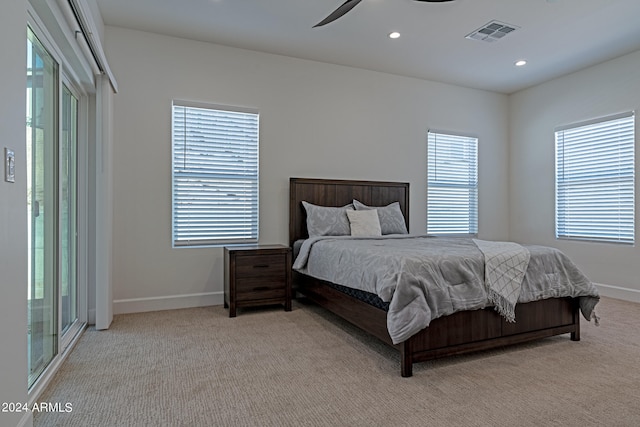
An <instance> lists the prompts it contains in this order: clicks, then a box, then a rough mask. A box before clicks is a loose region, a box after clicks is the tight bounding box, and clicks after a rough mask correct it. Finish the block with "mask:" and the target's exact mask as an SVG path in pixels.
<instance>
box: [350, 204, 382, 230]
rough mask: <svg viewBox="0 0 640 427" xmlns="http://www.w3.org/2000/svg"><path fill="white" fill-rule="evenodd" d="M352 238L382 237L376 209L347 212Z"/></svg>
mask: <svg viewBox="0 0 640 427" xmlns="http://www.w3.org/2000/svg"><path fill="white" fill-rule="evenodd" d="M347 216H348V217H349V224H350V225H351V235H352V236H382V231H381V230H380V219H379V218H378V211H377V210H376V209H370V210H364V211H347Z"/></svg>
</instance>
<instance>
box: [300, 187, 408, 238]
mask: <svg viewBox="0 0 640 427" xmlns="http://www.w3.org/2000/svg"><path fill="white" fill-rule="evenodd" d="M353 199H357V200H358V201H360V202H362V203H364V204H365V205H368V206H386V205H388V204H390V203H393V202H399V203H400V210H402V213H403V214H404V219H405V222H406V223H407V228H409V183H408V182H381V181H347V180H336V179H310V178H290V179H289V244H290V245H293V242H295V241H296V240H300V239H306V238H307V237H309V234H308V233H307V214H306V212H305V210H304V207H303V206H302V201H306V202H309V203H313V204H314V205H320V206H336V207H337V206H344V205H346V204H349V203H351V202H352V201H353Z"/></svg>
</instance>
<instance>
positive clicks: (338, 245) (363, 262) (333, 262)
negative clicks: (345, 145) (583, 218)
mask: <svg viewBox="0 0 640 427" xmlns="http://www.w3.org/2000/svg"><path fill="white" fill-rule="evenodd" d="M524 248H526V249H527V250H528V252H529V254H530V259H529V262H528V266H527V267H526V273H525V275H524V278H523V279H522V283H521V284H520V286H519V288H520V289H519V295H518V297H517V302H520V303H524V302H530V301H535V300H540V299H546V298H555V297H567V296H569V297H579V301H580V309H581V311H582V314H583V316H584V317H585V318H586V319H587V320H590V319H591V318H592V316H595V313H594V307H595V305H596V304H597V303H598V300H599V296H598V291H597V289H596V288H595V286H594V285H593V284H592V283H591V282H590V281H589V279H587V278H586V277H585V276H584V274H582V273H581V272H580V271H579V270H578V268H577V267H576V266H575V265H574V264H573V263H572V262H571V261H570V260H569V259H568V258H567V257H566V256H565V255H564V254H563V253H562V252H561V251H559V250H557V249H554V248H549V247H543V246H524ZM293 268H294V269H295V270H296V271H299V272H300V273H304V274H307V275H310V276H313V277H316V278H318V279H322V280H327V281H330V282H333V283H337V284H339V285H343V286H349V287H351V288H356V289H360V290H363V291H367V292H370V293H374V294H376V295H378V296H379V297H380V298H381V299H382V300H383V301H385V302H389V311H388V313H387V328H388V330H389V335H390V336H391V339H392V340H393V342H394V343H395V344H397V343H400V342H402V341H405V340H406V339H407V338H409V337H411V336H412V335H414V334H415V333H417V332H418V331H420V330H422V329H424V328H425V327H427V326H429V323H430V322H431V321H432V320H433V319H436V318H438V317H441V316H446V315H449V314H452V313H454V312H456V311H462V310H476V309H481V308H485V307H488V306H490V305H492V304H491V303H490V302H489V299H488V296H487V287H486V286H485V259H484V255H483V252H482V251H481V250H480V249H479V248H478V246H477V245H476V244H475V243H474V241H473V240H472V239H465V238H444V237H427V236H415V235H388V236H382V237H357V238H356V237H350V236H339V237H336V236H331V237H313V238H310V239H307V240H305V241H304V242H303V244H302V246H301V247H300V251H299V254H298V255H297V257H296V260H295V262H294V265H293ZM515 321H516V322H517V318H516V319H515Z"/></svg>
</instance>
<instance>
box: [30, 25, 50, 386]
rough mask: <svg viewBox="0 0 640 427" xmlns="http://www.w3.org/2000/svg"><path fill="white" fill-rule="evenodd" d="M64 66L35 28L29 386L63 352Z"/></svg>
mask: <svg viewBox="0 0 640 427" xmlns="http://www.w3.org/2000/svg"><path fill="white" fill-rule="evenodd" d="M57 88H58V66H57V64H56V62H55V61H54V60H53V58H52V57H51V56H50V55H49V53H48V52H47V51H46V49H45V48H44V47H43V46H42V44H40V42H39V41H38V39H37V38H36V37H35V35H34V34H33V32H31V30H29V32H28V40H27V205H28V215H29V228H28V236H29V264H28V265H29V287H28V295H27V297H28V301H27V304H28V322H29V323H28V330H27V332H28V346H29V386H31V385H32V384H33V383H34V382H35V380H36V379H37V378H38V377H39V376H40V374H41V373H42V372H43V371H44V369H45V368H46V367H47V366H48V365H49V363H50V362H51V360H52V359H53V357H54V356H55V355H56V353H57V332H58V324H57V302H58V300H57V292H58V288H57V265H56V264H57V246H58V245H57V222H58V217H57V204H58V203H57V199H58V197H57V191H56V189H57V167H56V163H57V146H58V120H57V119H58V90H57Z"/></svg>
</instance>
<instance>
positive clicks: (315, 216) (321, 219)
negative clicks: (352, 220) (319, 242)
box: [302, 201, 353, 237]
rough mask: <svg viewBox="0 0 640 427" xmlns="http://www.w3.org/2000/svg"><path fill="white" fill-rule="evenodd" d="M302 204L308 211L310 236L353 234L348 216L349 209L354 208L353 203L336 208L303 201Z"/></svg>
mask: <svg viewBox="0 0 640 427" xmlns="http://www.w3.org/2000/svg"><path fill="white" fill-rule="evenodd" d="M302 206H304V209H305V210H306V211H307V231H308V232H309V237H314V236H349V235H351V227H350V226H349V218H347V210H353V205H352V204H351V203H349V204H348V205H346V206H342V207H340V208H334V207H328V206H318V205H313V204H311V203H308V202H304V201H303V202H302Z"/></svg>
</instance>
